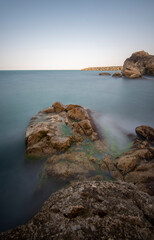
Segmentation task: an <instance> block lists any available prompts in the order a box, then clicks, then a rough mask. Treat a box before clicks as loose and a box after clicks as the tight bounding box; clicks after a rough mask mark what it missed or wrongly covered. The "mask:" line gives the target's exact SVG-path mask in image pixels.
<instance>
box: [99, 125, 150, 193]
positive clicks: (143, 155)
mask: <svg viewBox="0 0 154 240" xmlns="http://www.w3.org/2000/svg"><path fill="white" fill-rule="evenodd" d="M153 130H154V129H153V128H151V127H148V126H140V127H137V128H136V132H137V134H138V135H139V137H140V136H143V137H144V138H143V137H142V138H141V139H136V140H135V141H134V145H133V148H132V149H131V150H130V151H128V152H126V153H123V154H122V155H121V156H119V157H117V158H116V159H113V158H112V156H111V155H106V157H105V158H104V159H103V163H102V165H101V168H102V170H103V171H106V172H109V173H110V174H111V175H112V177H113V178H114V179H119V180H123V181H126V182H131V183H134V184H135V185H136V186H137V187H138V188H139V189H140V190H141V191H144V192H147V193H149V194H150V195H152V196H154V174H153V173H154V148H153V147H152V146H151V141H152V140H153V138H152V136H153V135H152V133H153ZM145 139H146V140H145Z"/></svg>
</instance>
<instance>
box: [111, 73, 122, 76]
mask: <svg viewBox="0 0 154 240" xmlns="http://www.w3.org/2000/svg"><path fill="white" fill-rule="evenodd" d="M112 77H122V74H121V73H119V72H115V73H114V74H113V75H112Z"/></svg>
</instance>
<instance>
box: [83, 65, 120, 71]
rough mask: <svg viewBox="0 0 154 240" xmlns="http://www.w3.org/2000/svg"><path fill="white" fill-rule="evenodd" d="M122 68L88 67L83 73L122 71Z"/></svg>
mask: <svg viewBox="0 0 154 240" xmlns="http://www.w3.org/2000/svg"><path fill="white" fill-rule="evenodd" d="M121 70H122V66H111V67H88V68H83V69H81V71H121Z"/></svg>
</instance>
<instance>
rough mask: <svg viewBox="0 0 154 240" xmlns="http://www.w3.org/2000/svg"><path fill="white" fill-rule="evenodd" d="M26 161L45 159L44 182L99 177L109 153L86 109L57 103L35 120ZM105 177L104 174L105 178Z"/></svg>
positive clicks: (28, 138)
mask: <svg viewBox="0 0 154 240" xmlns="http://www.w3.org/2000/svg"><path fill="white" fill-rule="evenodd" d="M25 141H26V157H34V156H35V157H46V158H47V159H46V161H45V162H44V167H43V169H42V174H41V179H47V178H50V177H52V176H54V177H58V178H60V179H62V180H71V179H80V178H81V177H82V178H83V176H84V177H90V176H91V175H95V174H96V175H97V171H98V170H99V169H100V165H99V161H100V160H101V159H102V155H103V152H104V151H105V149H106V146H105V143H104V142H103V140H102V139H100V137H99V134H98V133H97V131H96V127H95V126H94V122H93V120H92V117H91V116H90V113H89V111H88V110H87V109H85V108H83V107H81V106H79V105H73V104H70V105H67V106H65V105H63V104H61V103H60V102H55V103H54V104H53V105H52V107H48V108H46V109H44V110H43V111H41V112H39V114H38V115H36V116H34V117H33V118H32V119H31V121H30V124H29V126H28V128H27V131H26V139H25ZM102 177H103V174H102Z"/></svg>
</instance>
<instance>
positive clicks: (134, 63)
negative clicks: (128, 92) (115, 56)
mask: <svg viewBox="0 0 154 240" xmlns="http://www.w3.org/2000/svg"><path fill="white" fill-rule="evenodd" d="M122 73H123V75H124V76H126V77H128V78H138V77H141V76H142V75H143V74H147V75H154V55H149V53H147V52H145V51H139V52H135V53H133V54H132V56H131V57H130V58H127V59H126V60H125V62H124V65H123V70H122Z"/></svg>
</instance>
